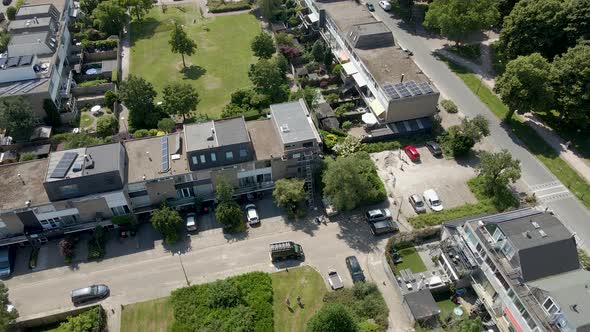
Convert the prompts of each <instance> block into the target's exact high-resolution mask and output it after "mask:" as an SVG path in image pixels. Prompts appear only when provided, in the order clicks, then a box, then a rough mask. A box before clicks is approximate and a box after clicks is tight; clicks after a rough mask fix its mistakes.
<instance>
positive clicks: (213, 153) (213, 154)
mask: <svg viewBox="0 0 590 332" xmlns="http://www.w3.org/2000/svg"><path fill="white" fill-rule="evenodd" d="M211 161H213V162H215V161H217V155H216V154H215V152H211Z"/></svg>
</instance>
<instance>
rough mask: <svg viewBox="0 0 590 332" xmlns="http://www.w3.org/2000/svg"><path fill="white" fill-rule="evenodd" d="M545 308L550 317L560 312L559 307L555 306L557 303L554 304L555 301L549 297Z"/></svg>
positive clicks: (544, 303) (544, 304) (544, 305)
mask: <svg viewBox="0 0 590 332" xmlns="http://www.w3.org/2000/svg"><path fill="white" fill-rule="evenodd" d="M543 308H544V309H545V311H547V313H548V314H549V315H553V314H555V313H557V312H559V307H558V306H557V304H555V302H553V299H552V298H551V297H549V296H547V298H546V299H545V302H543Z"/></svg>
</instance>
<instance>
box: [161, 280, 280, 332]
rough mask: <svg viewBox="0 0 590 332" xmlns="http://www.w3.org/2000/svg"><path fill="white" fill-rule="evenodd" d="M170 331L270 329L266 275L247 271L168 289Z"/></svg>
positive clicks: (269, 287)
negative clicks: (171, 320)
mask: <svg viewBox="0 0 590 332" xmlns="http://www.w3.org/2000/svg"><path fill="white" fill-rule="evenodd" d="M171 303H172V307H173V310H174V325H173V327H172V331H188V330H191V331H192V330H193V329H194V328H193V327H195V326H198V327H199V328H200V330H202V331H272V330H273V307H272V305H273V291H272V281H271V278H270V275H269V274H267V273H264V272H251V273H246V274H242V275H238V276H235V277H231V278H228V279H224V280H218V281H215V282H212V283H208V284H202V285H196V286H191V287H186V288H181V289H178V290H175V291H173V292H172V296H171Z"/></svg>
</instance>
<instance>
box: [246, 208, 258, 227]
mask: <svg viewBox="0 0 590 332" xmlns="http://www.w3.org/2000/svg"><path fill="white" fill-rule="evenodd" d="M245 209H246V217H247V218H248V224H249V225H250V226H252V225H258V224H260V218H258V211H256V205H254V204H248V205H246V207H245Z"/></svg>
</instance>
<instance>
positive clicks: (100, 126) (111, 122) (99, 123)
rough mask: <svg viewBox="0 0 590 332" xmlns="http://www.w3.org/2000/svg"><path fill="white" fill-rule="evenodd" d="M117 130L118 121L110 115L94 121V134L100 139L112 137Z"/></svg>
mask: <svg viewBox="0 0 590 332" xmlns="http://www.w3.org/2000/svg"><path fill="white" fill-rule="evenodd" d="M118 130H119V121H117V118H115V117H114V116H112V115H108V116H107V115H105V116H101V117H100V118H98V120H96V134H97V135H98V136H100V137H107V136H110V135H114V134H116V133H117V131H118Z"/></svg>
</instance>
